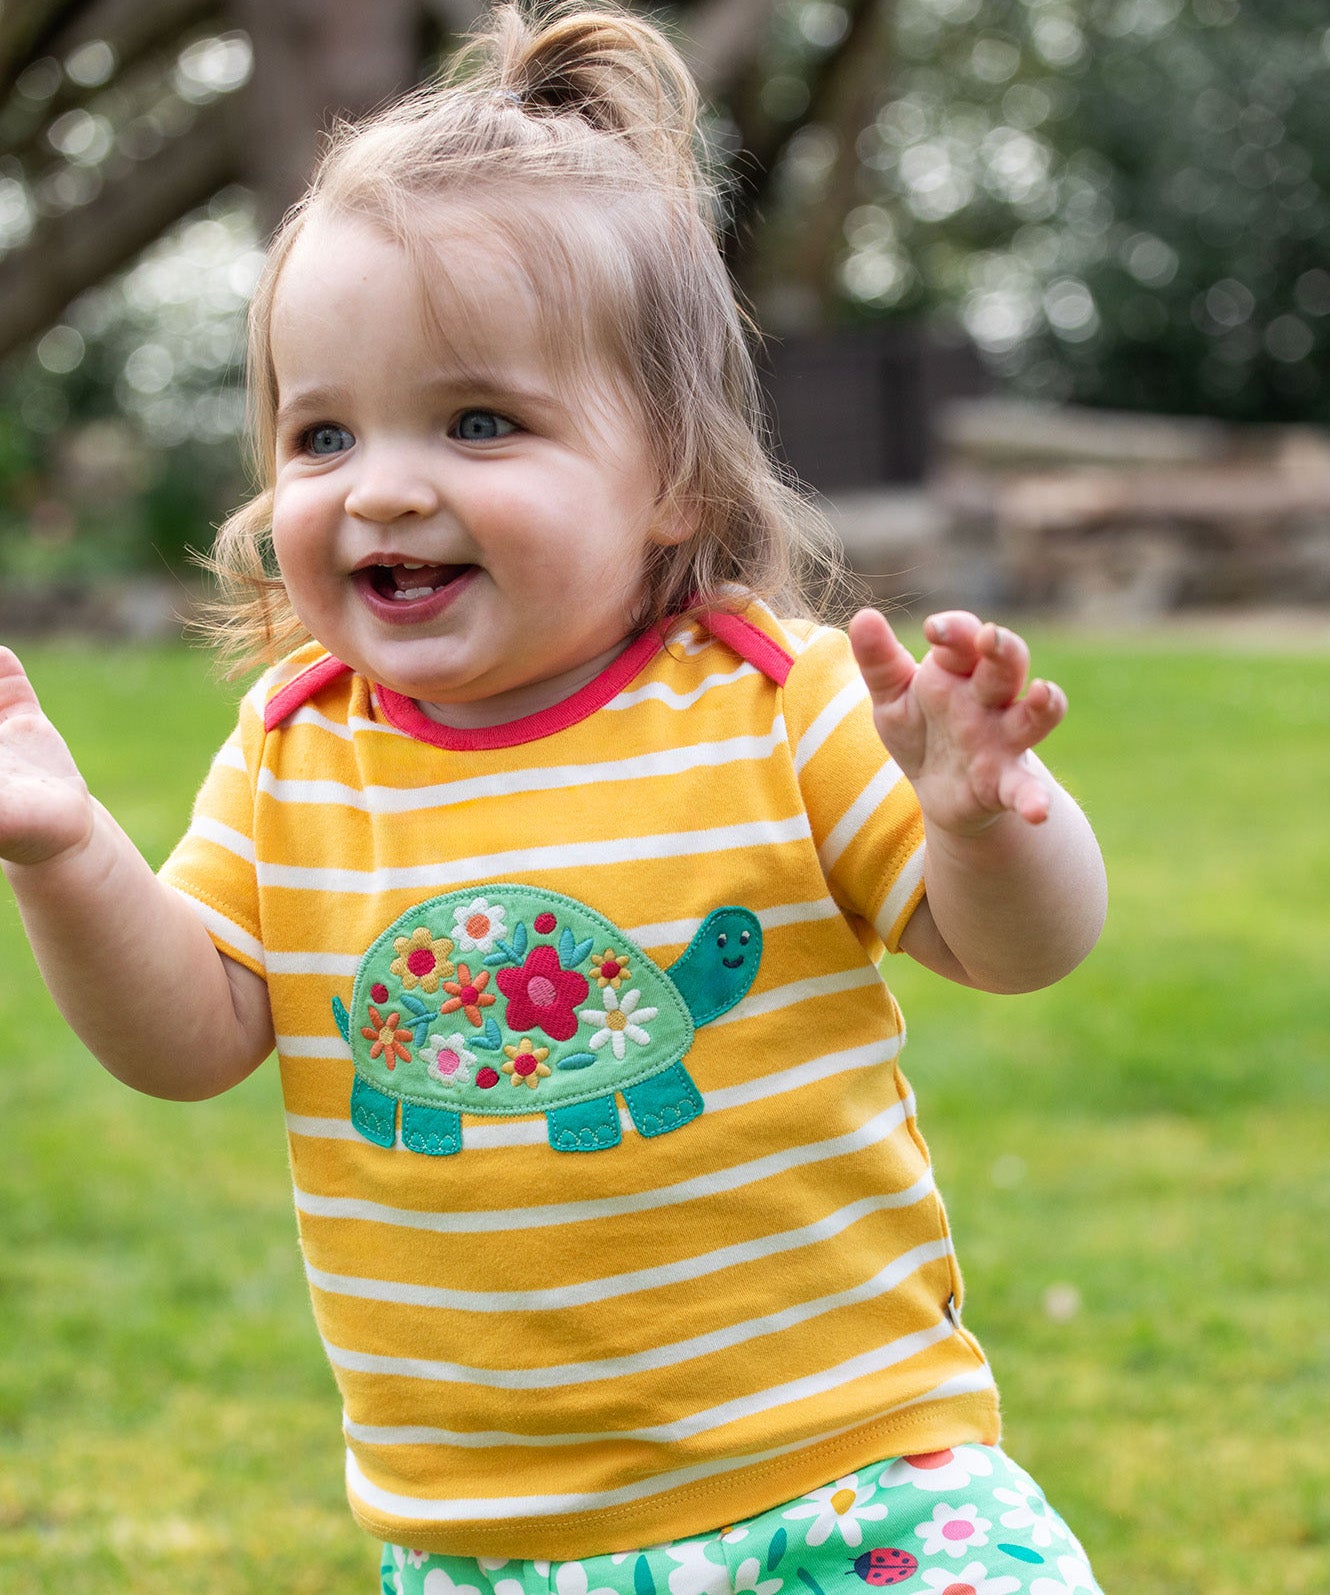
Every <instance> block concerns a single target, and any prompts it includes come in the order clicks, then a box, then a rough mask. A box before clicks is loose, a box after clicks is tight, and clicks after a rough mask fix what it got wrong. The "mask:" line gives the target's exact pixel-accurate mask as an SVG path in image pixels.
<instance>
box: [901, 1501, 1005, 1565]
mask: <svg viewBox="0 0 1330 1595" xmlns="http://www.w3.org/2000/svg"><path fill="white" fill-rule="evenodd" d="M992 1526H993V1525H992V1524H991V1523H990V1522H989V1521H988V1519H987V1518H986V1517H980V1516H979V1508H978V1507H977V1506H973V1505H970V1506H947V1505H946V1504H945V1503H943V1504H942V1505H940V1506H935V1507H934V1508H933V1517H932V1520H931V1521H930V1522H928V1523H921V1524H920V1525H919V1527H918V1528H917V1529H915V1531H914V1532H915V1533H916V1534H917V1535H918V1536H919V1538H920V1539H921V1540H922V1541H923V1542H924V1551H925V1554H927V1555H928V1556H942V1555H946V1556H964V1555H965V1554H966V1553H967V1552H968V1551H972V1550H977V1549H978V1548H979V1547H980V1546H981V1545H987V1544H988V1531H989V1529H991V1528H992Z"/></svg>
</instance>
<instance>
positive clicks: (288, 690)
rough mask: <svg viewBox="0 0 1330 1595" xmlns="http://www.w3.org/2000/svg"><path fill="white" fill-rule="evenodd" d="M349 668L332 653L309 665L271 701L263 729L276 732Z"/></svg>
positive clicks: (278, 690) (265, 714)
mask: <svg viewBox="0 0 1330 1595" xmlns="http://www.w3.org/2000/svg"><path fill="white" fill-rule="evenodd" d="M350 668H351V666H350V665H345V664H343V663H342V661H341V660H340V659H338V658H337V657H336V656H335V655H333V654H325V655H324V656H323V658H322V659H316V660H315V661H314V663H313V664H312V665H306V666H305V668H304V669H303V670H302V671H301V672H300V674H299V675H298V676H294V677H292V679H291V680H290V681H288V682H287V684H286V685H285V686H284V687H279V688H278V689H277V691H276V692H274V693H273V695H272V697H271V698H269V699H268V702H267V703H266V704H265V705H264V710H263V729H264V730H265V731H272V730H275V729H276V727H278V726H279V725H281V723H282V721H283V720H287V719H289V718H290V717H291V715H293V714H294V713H295V712H296V710H297V709H299V708H300V707H301V706H302V705H303V704H306V703H308V702H309V700H310V699H311V698H312V697H313V696H314V694H315V693H316V692H318V691H320V689H321V688H323V687H326V686H327V685H328V683H329V682H330V681H336V680H337V678H338V677H339V676H341V675H344V674H345V673H346V672H347V671H348V670H350Z"/></svg>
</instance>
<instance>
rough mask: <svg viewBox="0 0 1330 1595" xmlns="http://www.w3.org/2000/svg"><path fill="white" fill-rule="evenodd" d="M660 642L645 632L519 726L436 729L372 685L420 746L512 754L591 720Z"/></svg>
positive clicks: (409, 704)
mask: <svg viewBox="0 0 1330 1595" xmlns="http://www.w3.org/2000/svg"><path fill="white" fill-rule="evenodd" d="M661 646H662V639H661V635H660V633H659V631H657V630H654V629H653V630H652V631H647V632H643V634H642V635H641V636H640V637H638V638H637V639H636V640H635V641H633V642H631V643H629V645H628V647H627V648H625V649H624V651H623V652H622V653H621V654H620V655H619V656H618V658H617V659H612V660H611V661H610V663H609V664H608V665H606V666H605V668H604V670H602V671H601V673H600V674H599V675H598V676H597V677H596V678H595V680H594V681H588V682H587V684H586V686H585V687H582V688H580V689H579V690H578V691H577V692H575V693H573V695H572V697H571V698H565V699H564V700H563V702H562V703H556V704H552V705H551V706H550V708H548V709H541V710H539V711H538V712H537V713H536V714H528V715H523V716H522V718H521V719H519V720H508V721H505V722H504V724H502V725H495V726H478V727H476V728H474V729H469V728H464V727H461V726H446V725H440V723H439V722H438V721H437V720H431V719H430V717H429V716H428V715H427V714H425V713H424V711H423V710H421V709H418V708H417V707H416V704H415V701H414V700H413V699H411V698H405V697H403V696H402V694H401V693H400V692H394V691H393V690H392V689H391V688H390V687H381V686H378V685H377V684H376V686H375V688H374V691H375V693H376V694H377V696H378V700H379V705H380V707H381V708H382V710H383V712H384V714H385V715H386V716H387V718H388V719H389V720H390V721H391V722H392V723H393V725H395V726H396V727H397V729H398V730H399V731H405V732H406V734H407V735H408V736H411V737H415V738H416V739H417V740H418V741H421V742H430V743H433V744H434V746H435V747H437V748H450V749H451V750H452V751H453V752H455V753H474V752H478V751H479V750H480V749H482V748H512V747H516V746H517V745H518V744H519V743H521V742H536V741H538V740H539V739H540V738H541V737H549V736H553V735H554V733H555V732H556V731H566V730H567V729H568V727H569V726H572V725H576V724H577V722H578V721H579V720H585V719H586V717H587V716H588V715H589V714H594V713H595V711H596V710H597V709H599V708H601V707H602V706H603V705H605V704H607V703H608V702H609V701H610V699H611V698H613V697H614V696H615V695H616V694H617V693H619V692H621V691H622V690H623V689H624V687H626V686H627V685H628V683H629V682H630V681H631V680H632V679H633V677H634V676H635V675H637V674H638V672H639V671H640V670H641V669H642V668H643V667H644V666H645V665H646V664H647V662H648V661H649V660H651V659H653V658H654V657H655V656H656V654H657V653H659V652H660V649H661Z"/></svg>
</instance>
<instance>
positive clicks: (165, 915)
mask: <svg viewBox="0 0 1330 1595" xmlns="http://www.w3.org/2000/svg"><path fill="white" fill-rule="evenodd" d="M0 863H2V864H3V868H4V872H5V875H6V877H7V878H8V880H9V883H10V885H11V887H12V888H13V890H14V894H15V896H16V898H17V899H18V905H19V912H20V913H21V915H22V917H23V924H24V928H25V929H26V931H27V933H28V940H29V942H30V943H31V945H32V950H33V953H34V955H35V957H36V959H37V964H38V967H39V968H40V970H41V972H42V976H43V978H44V979H45V981H46V984H47V986H48V987H49V989H50V991H51V994H52V996H53V997H54V998H55V1000H56V1003H57V1005H58V1006H59V1008H60V1011H61V1013H62V1014H64V1016H65V1018H66V1019H67V1020H68V1022H69V1024H70V1026H71V1027H72V1028H73V1029H74V1030H75V1031H76V1032H77V1034H78V1035H79V1036H80V1038H81V1039H82V1040H83V1041H84V1043H85V1044H86V1045H87V1046H88V1048H89V1049H90V1050H91V1051H92V1052H93V1053H94V1054H95V1055H96V1057H97V1058H99V1059H100V1060H101V1062H102V1063H103V1064H104V1065H105V1066H106V1068H107V1069H109V1070H110V1071H111V1073H112V1074H114V1075H116V1076H118V1077H119V1078H120V1079H121V1080H123V1081H125V1082H126V1084H128V1085H131V1086H133V1087H135V1089H136V1090H139V1091H145V1092H148V1093H149V1094H150V1095H152V1096H160V1097H174V1098H182V1099H186V1098H190V1099H192V1098H198V1097H208V1096H215V1095H216V1094H217V1093H218V1092H220V1091H225V1090H227V1089H228V1087H230V1086H233V1085H235V1084H237V1083H238V1082H239V1081H240V1080H242V1079H244V1077H245V1076H246V1075H247V1074H249V1073H250V1071H251V1070H252V1069H254V1068H255V1067H256V1066H257V1065H258V1064H259V1063H260V1062H262V1060H263V1059H264V1058H265V1057H266V1056H267V1054H268V1052H269V1051H270V1050H271V1048H272V1039H273V1038H272V1020H271V1016H270V1013H269V1009H268V998H267V988H266V986H265V984H264V982H263V981H262V980H261V979H259V977H258V976H257V975H255V974H253V973H252V972H251V971H250V970H247V969H244V968H242V967H241V966H240V965H239V964H236V963H234V962H233V961H232V960H230V959H228V958H225V957H224V956H223V955H222V954H221V953H220V952H219V951H218V950H217V948H216V947H215V946H214V945H213V942H212V939H211V938H210V937H209V935H208V933H207V931H206V930H205V929H204V928H203V925H202V924H201V923H200V921H199V920H198V919H197V918H196V917H195V915H194V914H193V913H192V912H191V910H190V908H189V906H188V904H187V903H185V902H184V900H183V899H182V898H180V897H179V896H177V894H176V893H175V892H173V891H172V890H171V889H170V888H169V887H167V886H165V885H163V884H162V883H161V882H160V881H159V880H158V879H157V877H156V876H155V875H154V874H153V872H152V870H151V869H150V867H149V866H148V864H147V862H146V860H145V859H144V858H143V857H142V855H141V854H140V853H139V851H138V849H137V848H136V847H135V846H134V844H133V843H132V842H131V841H130V839H129V838H128V837H127V836H126V835H125V833H124V832H123V831H122V830H121V829H120V827H119V826H118V825H117V824H116V822H115V821H114V820H113V819H112V818H111V816H110V814H108V813H107V811H106V810H105V809H104V808H103V807H102V806H101V805H100V804H99V803H97V802H96V801H95V800H94V799H93V798H92V796H91V795H90V794H89V792H88V789H87V786H86V784H85V783H84V781H83V778H82V776H81V775H80V774H79V771H78V768H77V766H76V765H75V763H74V760H73V758H72V757H71V755H70V753H69V750H68V748H66V746H65V744H64V741H63V739H62V738H61V736H60V734H59V732H57V731H56V729H55V727H54V726H53V725H52V724H51V722H50V721H49V720H48V719H47V718H46V716H45V715H44V714H43V713H42V711H41V708H40V706H39V705H38V702H37V698H36V695H35V693H34V692H33V690H32V687H31V686H30V684H29V682H28V679H27V677H26V676H25V675H24V673H23V668H22V666H21V665H20V664H19V661H18V659H17V658H16V657H15V656H14V654H12V653H11V652H10V651H9V650H8V649H3V648H0Z"/></svg>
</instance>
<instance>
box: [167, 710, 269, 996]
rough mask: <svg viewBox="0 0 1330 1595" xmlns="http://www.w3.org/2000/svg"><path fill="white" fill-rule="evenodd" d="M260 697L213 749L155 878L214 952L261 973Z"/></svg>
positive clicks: (241, 711)
mask: <svg viewBox="0 0 1330 1595" xmlns="http://www.w3.org/2000/svg"><path fill="white" fill-rule="evenodd" d="M262 709H263V697H262V692H261V690H260V689H256V690H255V691H254V692H251V693H249V694H248V695H247V696H246V698H245V700H244V702H243V703H242V704H241V706H240V718H239V720H238V722H237V725H236V728H235V730H234V731H233V732H232V733H231V735H230V736H229V737H228V738H227V740H226V741H225V742H224V743H223V744H222V746H221V748H219V749H218V752H217V755H216V757H215V758H214V759H213V761H212V765H211V767H210V768H209V770H208V774H207V776H206V777H205V779H204V782H203V785H202V787H201V788H200V789H199V793H198V796H197V797H196V798H195V800H194V810H193V814H192V816H191V818H190V822H189V828H188V830H187V831H186V832H185V834H184V836H183V837H182V838H181V839H180V841H179V842H178V843H177V844H176V847H175V849H174V850H173V852H172V853H171V856H170V857H169V858H168V859H167V860H166V862H165V863H164V864H163V865H162V868H161V870H160V872H159V873H160V876H161V879H162V880H163V881H164V882H165V883H166V884H167V885H168V886H171V887H173V888H174V889H175V890H176V891H178V892H180V893H181V894H182V895H183V896H184V897H185V898H187V899H188V900H189V904H190V907H191V908H193V909H194V911H195V913H196V914H197V915H198V917H199V918H200V919H201V920H202V921H203V924H204V925H205V926H206V927H207V930H208V933H209V934H210V935H211V937H212V939H213V941H214V942H215V943H216V945H217V946H218V948H219V949H220V950H221V951H222V952H224V953H225V954H226V955H227V956H228V957H230V958H234V959H235V960H236V962H237V963H240V964H243V965H244V966H245V967H246V968H247V969H252V970H253V971H254V973H255V974H257V975H260V976H262V975H264V974H265V965H264V957H263V942H262V937H261V932H260V923H259V893H258V880H257V876H256V872H255V865H254V859H255V852H254V796H255V792H256V789H257V782H258V770H259V764H260V760H261V758H262V750H263V738H264V730H263V717H262Z"/></svg>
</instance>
